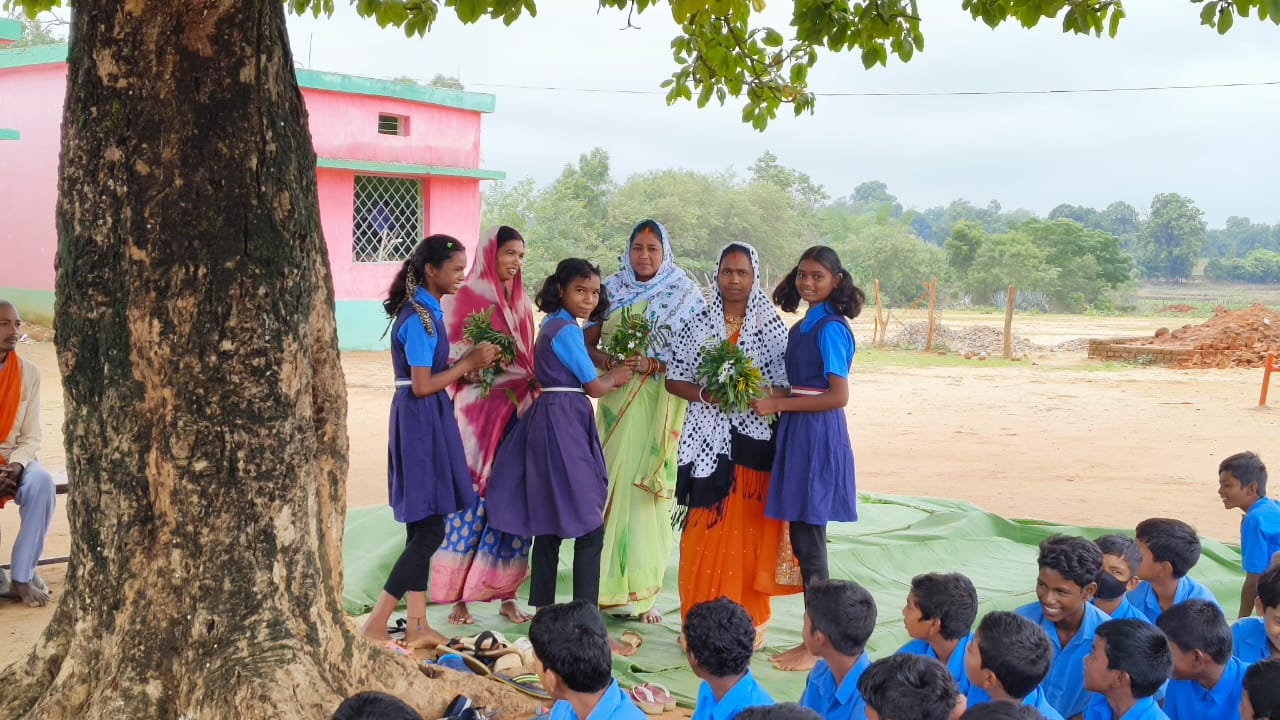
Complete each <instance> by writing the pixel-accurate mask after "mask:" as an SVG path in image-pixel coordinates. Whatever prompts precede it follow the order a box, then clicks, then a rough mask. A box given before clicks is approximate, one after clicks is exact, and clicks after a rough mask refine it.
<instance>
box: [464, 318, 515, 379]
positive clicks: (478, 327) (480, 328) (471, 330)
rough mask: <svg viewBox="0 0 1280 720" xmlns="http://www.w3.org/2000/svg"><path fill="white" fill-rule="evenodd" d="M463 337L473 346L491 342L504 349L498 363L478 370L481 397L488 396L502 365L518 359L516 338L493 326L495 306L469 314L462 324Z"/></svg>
mask: <svg viewBox="0 0 1280 720" xmlns="http://www.w3.org/2000/svg"><path fill="white" fill-rule="evenodd" d="M462 337H463V339H465V340H466V341H467V342H469V343H471V344H472V345H473V346H474V345H479V344H480V343H490V344H493V345H497V346H498V349H499V350H501V351H502V354H501V355H500V356H499V362H498V364H497V365H494V366H493V367H487V368H485V369H483V370H479V371H477V372H478V373H479V375H480V382H479V385H480V397H482V398H483V397H487V396H488V395H489V391H490V390H492V389H493V381H494V379H495V378H496V377H497V376H498V373H500V372H502V366H504V365H510V364H511V363H513V362H515V361H516V339H515V338H514V337H512V336H510V335H507V334H505V333H502V332H499V331H498V330H496V329H495V328H494V327H493V308H486V309H484V310H477V311H475V312H473V313H471V314H470V315H468V316H467V320H466V323H465V324H464V325H463V326H462Z"/></svg>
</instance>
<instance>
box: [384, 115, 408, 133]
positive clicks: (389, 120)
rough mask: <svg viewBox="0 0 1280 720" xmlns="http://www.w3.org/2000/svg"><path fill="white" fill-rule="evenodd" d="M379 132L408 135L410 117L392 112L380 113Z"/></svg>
mask: <svg viewBox="0 0 1280 720" xmlns="http://www.w3.org/2000/svg"><path fill="white" fill-rule="evenodd" d="M378 134H380V135H408V134H409V118H407V117H405V116H404V115H391V114H390V113H380V114H379V115H378Z"/></svg>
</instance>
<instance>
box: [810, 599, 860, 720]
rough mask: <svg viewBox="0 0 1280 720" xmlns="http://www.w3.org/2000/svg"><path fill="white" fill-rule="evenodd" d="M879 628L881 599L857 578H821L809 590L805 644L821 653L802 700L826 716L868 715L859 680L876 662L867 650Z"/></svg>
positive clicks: (844, 719) (845, 719)
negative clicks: (860, 583)
mask: <svg viewBox="0 0 1280 720" xmlns="http://www.w3.org/2000/svg"><path fill="white" fill-rule="evenodd" d="M875 627H876V601H875V600H874V599H873V598H872V597H871V593H869V592H867V591H866V589H865V588H863V587H862V586H861V585H859V584H858V583H855V582H853V581H851V580H815V581H813V582H812V583H810V584H809V586H808V587H807V588H806V589H805V611H804V631H803V633H802V635H801V637H802V638H803V639H804V647H805V649H806V650H808V651H809V652H810V653H812V654H813V655H815V656H816V657H817V658H818V662H817V664H816V665H814V666H813V670H811V671H810V672H809V680H808V682H807V683H806V684H805V687H804V694H803V695H801V696H800V704H801V705H803V706H805V707H807V708H810V709H812V710H816V711H817V713H818V714H819V715H821V716H822V717H824V718H826V720H864V719H865V718H867V711H866V705H865V703H863V701H862V696H861V695H859V694H858V679H859V678H861V677H862V673H863V672H865V671H866V669H867V668H868V667H869V666H870V665H871V660H870V659H869V658H868V657H867V655H866V653H864V652H863V649H864V648H865V647H866V645H867V640H868V639H870V638H871V632H872V631H873V630H875Z"/></svg>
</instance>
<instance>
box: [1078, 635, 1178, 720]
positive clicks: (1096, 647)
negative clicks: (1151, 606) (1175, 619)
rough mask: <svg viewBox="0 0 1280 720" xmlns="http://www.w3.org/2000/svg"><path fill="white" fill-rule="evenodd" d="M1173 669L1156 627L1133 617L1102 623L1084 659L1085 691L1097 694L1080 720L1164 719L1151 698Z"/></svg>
mask: <svg viewBox="0 0 1280 720" xmlns="http://www.w3.org/2000/svg"><path fill="white" fill-rule="evenodd" d="M1172 669H1173V656H1172V655H1171V654H1170V652H1169V641H1168V640H1166V639H1165V637H1164V633H1162V632H1160V628H1158V627H1156V626H1155V625H1152V624H1151V623H1149V622H1146V621H1144V620H1135V619H1132V618H1130V619H1128V620H1109V621H1107V622H1104V623H1102V624H1101V625H1099V626H1098V629H1097V631H1096V632H1095V633H1094V638H1093V650H1092V651H1090V653H1089V654H1088V655H1086V656H1085V658H1084V687H1085V689H1086V690H1088V691H1089V692H1093V693H1098V694H1097V695H1094V696H1093V698H1092V699H1091V700H1090V701H1089V706H1088V707H1087V708H1086V709H1085V711H1084V720H1121V719H1123V720H1168V717H1169V716H1168V715H1165V714H1164V711H1162V710H1161V709H1160V706H1159V705H1157V704H1156V699H1155V697H1153V696H1154V695H1155V693H1156V691H1157V690H1159V689H1160V687H1161V686H1162V685H1164V682H1165V680H1168V679H1169V672H1170V671H1171V670H1172Z"/></svg>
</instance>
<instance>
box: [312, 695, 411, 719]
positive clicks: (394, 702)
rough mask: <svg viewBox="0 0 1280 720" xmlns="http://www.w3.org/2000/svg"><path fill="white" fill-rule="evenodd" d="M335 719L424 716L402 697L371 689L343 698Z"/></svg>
mask: <svg viewBox="0 0 1280 720" xmlns="http://www.w3.org/2000/svg"><path fill="white" fill-rule="evenodd" d="M333 720H422V716H421V715H419V714H418V713H417V712H416V711H415V710H414V709H413V708H411V707H409V705H408V704H406V703H405V702H404V701H403V700H401V699H400V698H398V697H395V696H394V695H388V694H386V693H383V692H374V691H372V690H370V691H367V692H362V693H356V694H355V695H352V696H351V697H349V698H347V699H346V700H343V701H342V704H341V705H339V706H338V709H337V710H335V711H334V713H333Z"/></svg>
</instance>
